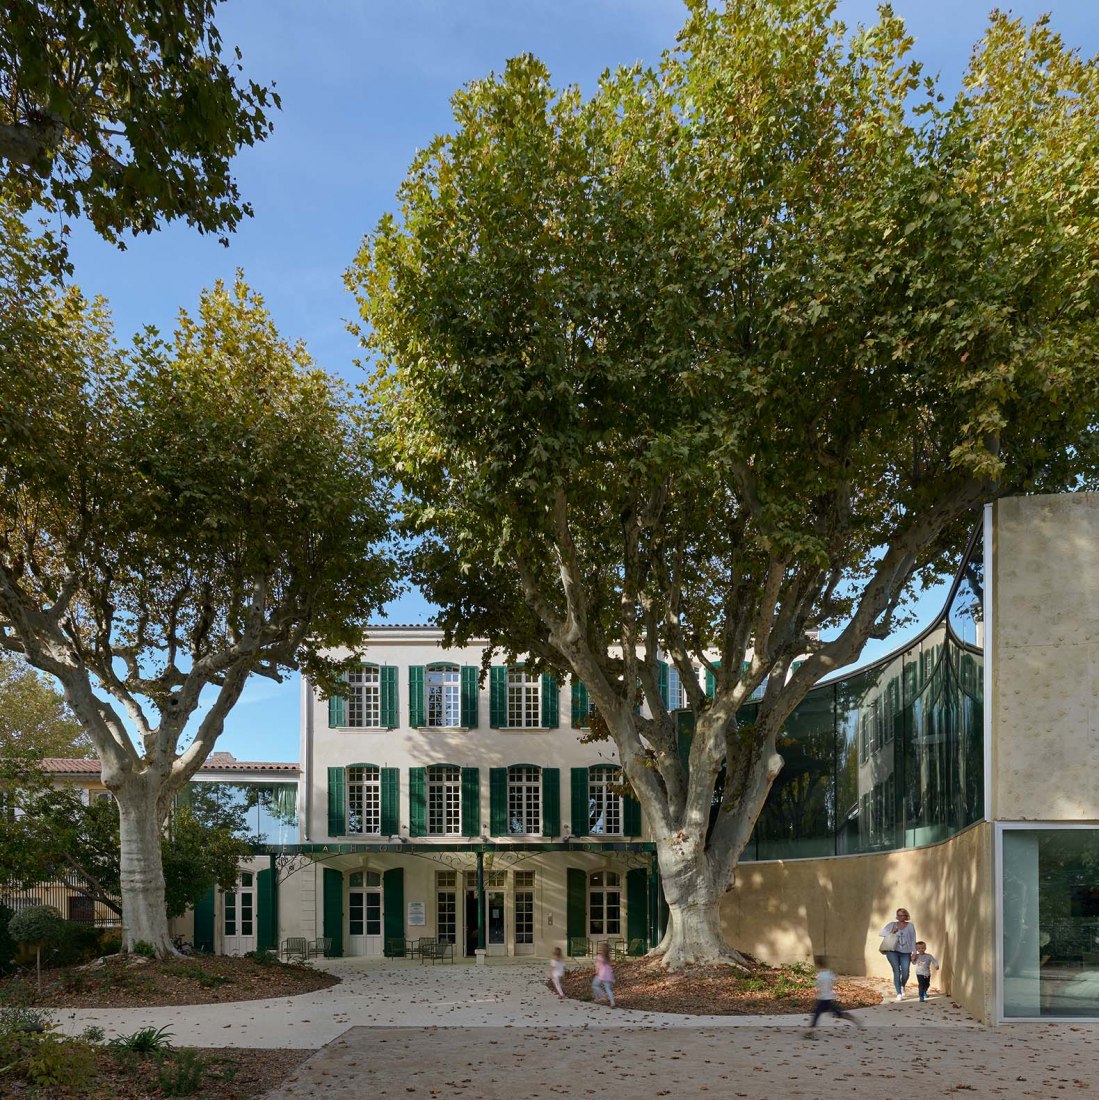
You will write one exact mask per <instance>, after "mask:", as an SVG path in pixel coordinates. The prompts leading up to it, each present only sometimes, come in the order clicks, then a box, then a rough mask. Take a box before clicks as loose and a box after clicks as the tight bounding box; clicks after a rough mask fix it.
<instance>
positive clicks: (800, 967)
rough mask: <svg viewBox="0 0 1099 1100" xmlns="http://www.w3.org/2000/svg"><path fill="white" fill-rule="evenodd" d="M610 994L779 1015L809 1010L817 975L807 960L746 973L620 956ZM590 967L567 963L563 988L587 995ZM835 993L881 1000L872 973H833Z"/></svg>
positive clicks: (638, 1001)
mask: <svg viewBox="0 0 1099 1100" xmlns="http://www.w3.org/2000/svg"><path fill="white" fill-rule="evenodd" d="M614 974H615V979H616V981H615V985H614V997H615V1000H616V1001H617V1002H618V1004H619V1005H620V1006H621V1007H622V1008H630V1009H639V1010H641V1011H644V1012H677V1013H681V1014H683V1015H687V1016H696V1015H697V1016H782V1015H787V1014H790V1013H798V1012H811V1011H812V1008H813V1004H814V1002H815V1001H816V975H815V973H814V971H813V969H812V967H810V966H809V965H808V964H806V963H795V964H793V965H792V966H775V967H772V966H763V965H759V964H757V966H756V967H755V969H753V970H752V971H751V972H750V973H745V972H744V971H742V970H739V969H737V968H736V967H734V966H692V967H688V968H687V969H685V970H682V971H678V972H675V973H669V972H668V971H665V970H664V969H663V968H662V967H661V965H660V963H659V961H657V960H655V959H648V958H641V959H620V960H619V961H617V962H615V963H614ZM591 979H592V970H591V968H590V967H583V968H574V969H569V970H568V971H566V973H565V977H564V979H563V981H562V985H563V987H564V990H565V993H566V995H567V996H569V997H574V998H576V999H577V1000H580V1001H590V1000H591V999H592V992H591ZM835 988H836V999H837V1000H838V1001H839V1003H840V1005H841V1006H842V1007H843V1008H845V1009H848V1008H865V1007H868V1006H870V1005H878V1004H881V1002H882V992H881V985H880V983H877V982H875V981H874V979H867V978H837V980H836V986H835Z"/></svg>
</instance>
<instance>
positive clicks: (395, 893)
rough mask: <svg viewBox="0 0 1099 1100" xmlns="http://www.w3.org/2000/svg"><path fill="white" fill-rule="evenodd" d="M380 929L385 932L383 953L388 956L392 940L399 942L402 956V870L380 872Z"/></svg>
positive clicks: (396, 868) (394, 868) (399, 868)
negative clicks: (381, 915) (381, 912)
mask: <svg viewBox="0 0 1099 1100" xmlns="http://www.w3.org/2000/svg"><path fill="white" fill-rule="evenodd" d="M382 906H383V908H384V909H385V913H384V915H383V917H382V928H383V929H384V931H385V953H386V954H387V955H388V954H389V944H390V942H391V941H393V940H400V941H401V954H402V955H403V954H404V868H403V867H393V868H391V869H390V870H388V871H383V872H382Z"/></svg>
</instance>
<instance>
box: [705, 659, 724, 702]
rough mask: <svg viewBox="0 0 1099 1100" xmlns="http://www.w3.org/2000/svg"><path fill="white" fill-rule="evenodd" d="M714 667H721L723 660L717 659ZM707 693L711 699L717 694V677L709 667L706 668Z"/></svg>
mask: <svg viewBox="0 0 1099 1100" xmlns="http://www.w3.org/2000/svg"><path fill="white" fill-rule="evenodd" d="M714 667H715V668H720V667H721V662H720V661H715V662H714ZM706 694H707V695H708V696H709V697H710V698H711V699H712V698H713V697H714V696H715V695H716V694H717V677H716V676H715V675H714V674H713V673H712V672H711V671H710V670H709V669H706Z"/></svg>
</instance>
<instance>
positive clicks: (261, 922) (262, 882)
mask: <svg viewBox="0 0 1099 1100" xmlns="http://www.w3.org/2000/svg"><path fill="white" fill-rule="evenodd" d="M274 859H275V857H274V856H271V861H272V862H274ZM278 914H279V906H278V894H277V887H276V884H275V872H274V871H273V870H272V869H271V868H270V867H267V868H265V869H264V870H262V871H260V872H259V873H258V874H257V875H256V948H257V949H258V950H260V951H277V950H278V947H279V935H278V928H279V915H278Z"/></svg>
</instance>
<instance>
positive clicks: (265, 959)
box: [244, 947, 279, 966]
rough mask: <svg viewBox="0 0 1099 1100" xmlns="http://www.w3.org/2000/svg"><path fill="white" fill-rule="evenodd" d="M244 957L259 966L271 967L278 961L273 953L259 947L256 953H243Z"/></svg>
mask: <svg viewBox="0 0 1099 1100" xmlns="http://www.w3.org/2000/svg"><path fill="white" fill-rule="evenodd" d="M244 957H245V958H246V959H251V960H252V961H253V962H256V963H259V965H260V966H271V965H272V964H273V963H277V962H278V961H279V957H278V955H276V954H275V952H274V951H268V950H267V948H266V947H261V948H260V949H259V950H258V951H245V953H244Z"/></svg>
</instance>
